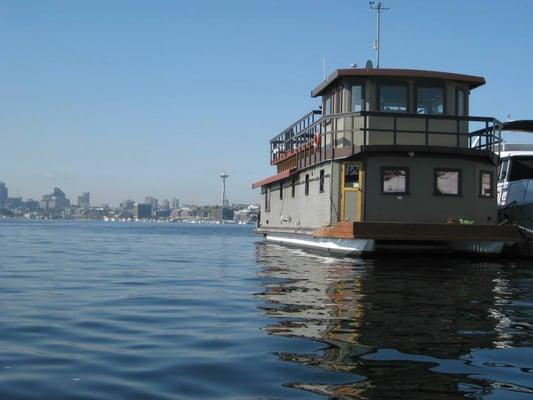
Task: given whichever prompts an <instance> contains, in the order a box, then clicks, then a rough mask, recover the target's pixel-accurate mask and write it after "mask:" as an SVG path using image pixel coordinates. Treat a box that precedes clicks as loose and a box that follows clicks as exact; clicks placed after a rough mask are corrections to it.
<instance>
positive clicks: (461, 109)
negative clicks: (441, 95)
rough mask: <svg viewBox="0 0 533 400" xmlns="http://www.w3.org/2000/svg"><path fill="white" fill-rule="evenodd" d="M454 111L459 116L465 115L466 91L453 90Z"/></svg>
mask: <svg viewBox="0 0 533 400" xmlns="http://www.w3.org/2000/svg"><path fill="white" fill-rule="evenodd" d="M455 113H456V114H457V115H459V116H464V115H466V91H465V90H464V89H457V90H456V92H455Z"/></svg>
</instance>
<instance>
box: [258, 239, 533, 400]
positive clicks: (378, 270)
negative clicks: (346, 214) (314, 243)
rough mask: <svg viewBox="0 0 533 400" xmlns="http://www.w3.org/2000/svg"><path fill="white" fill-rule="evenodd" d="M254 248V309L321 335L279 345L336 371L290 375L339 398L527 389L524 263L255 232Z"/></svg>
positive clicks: (289, 329)
mask: <svg viewBox="0 0 533 400" xmlns="http://www.w3.org/2000/svg"><path fill="white" fill-rule="evenodd" d="M257 257H258V262H259V264H260V265H261V266H262V269H261V272H260V275H261V279H262V281H263V289H264V291H263V292H262V293H260V294H259V295H258V296H259V297H260V298H261V299H262V300H263V302H264V305H263V306H262V307H261V309H262V310H263V312H264V313H265V314H266V315H267V316H268V317H270V318H272V320H273V323H272V324H269V325H268V326H267V327H266V328H265V329H266V331H267V332H268V333H269V334H270V335H280V336H288V337H294V338H298V339H295V340H302V339H311V340H314V341H320V342H322V343H324V344H325V346H324V348H323V349H322V350H321V351H320V352H316V353H313V354H300V353H290V352H285V353H278V357H279V358H280V359H281V360H283V361H288V362H295V363H300V364H303V365H305V366H309V367H315V368H316V367H318V368H321V369H323V370H326V371H330V372H334V373H335V372H338V373H339V379H338V381H335V382H334V383H331V382H287V386H290V387H294V388H299V389H304V390H308V391H311V392H314V393H317V394H323V395H325V396H328V397H332V398H339V399H352V398H356V399H359V398H361V399H383V398H410V399H413V398H424V399H425V398H432V399H435V398H446V399H450V398H465V397H468V398H472V397H473V398H482V397H485V396H487V395H500V396H502V397H500V396H498V397H497V398H514V399H521V398H530V396H532V395H533V390H531V388H530V387H529V388H528V386H531V372H532V369H531V367H533V365H531V364H532V362H531V360H532V359H533V352H532V351H531V349H530V348H528V347H531V344H532V341H533V340H532V336H531V327H532V326H533V316H532V307H531V294H530V293H531V292H532V283H531V281H532V280H531V273H529V275H528V272H527V270H526V269H525V268H521V267H520V266H519V265H515V264H512V263H507V264H505V263H501V262H484V263H473V262H472V261H468V260H458V259H452V260H449V259H445V258H442V259H435V258H431V259H429V258H420V259H417V258H410V259H407V258H404V259H382V260H355V261H354V260H339V259H331V258H324V257H319V256H313V255H309V254H305V253H303V252H300V251H298V250H292V249H287V248H283V247H278V246H274V245H265V244H261V243H258V244H257ZM528 296H529V298H528ZM528 363H529V364H530V365H527V364H528ZM310 375H311V374H310ZM339 382H340V383H339ZM491 398H492V397H491Z"/></svg>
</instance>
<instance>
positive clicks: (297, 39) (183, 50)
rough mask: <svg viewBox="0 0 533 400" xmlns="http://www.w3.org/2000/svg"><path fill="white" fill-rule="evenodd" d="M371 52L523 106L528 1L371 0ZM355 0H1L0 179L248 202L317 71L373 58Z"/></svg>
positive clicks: (488, 112) (364, 6)
mask: <svg viewBox="0 0 533 400" xmlns="http://www.w3.org/2000/svg"><path fill="white" fill-rule="evenodd" d="M384 4H385V6H386V7H390V10H389V11H386V12H385V13H384V14H383V15H382V37H381V39H382V42H381V67H384V68H387V67H389V68H415V69H428V70H440V71H448V72H457V73H465V74H472V75H481V76H484V77H485V78H486V80H487V84H486V85H485V86H483V87H481V88H479V89H476V90H474V91H473V92H472V95H471V98H470V113H471V114H472V115H481V116H494V117H496V118H499V119H501V120H505V119H506V118H507V116H508V115H509V114H510V116H511V118H512V119H533V74H532V72H533V67H532V65H533V24H532V23H531V15H533V1H531V0H516V1H514V2H512V3H511V2H503V1H497V0H492V1H488V0H469V1H465V0H446V1H427V0H425V1H415V0H412V1H407V0H388V1H387V0H384ZM375 19H376V17H375V13H374V12H372V10H370V9H369V5H368V1H366V0H338V1H337V0H331V1H328V2H324V1H319V0H290V1H289V0H227V1H220V0H218V1H215V0H212V1H207V0H194V1H179V0H174V1H163V0H150V1H148V0H145V1H135V0H127V1H126V0H112V1H109V0H92V1H79V0H75V1H72V0H63V1H61V0H57V1H48V0H24V1H20V0H12V1H7V0H0V181H3V182H5V183H6V185H7V186H8V187H9V190H10V196H15V195H17V194H18V195H20V196H23V197H24V198H33V199H40V198H41V196H42V195H43V194H45V193H51V192H52V190H53V188H54V187H60V188H61V189H62V190H63V191H64V192H65V193H66V194H67V197H70V198H71V199H72V200H75V199H76V197H77V196H78V195H79V194H81V193H82V192H87V191H88V192H90V193H91V202H92V203H93V204H101V203H108V204H111V205H118V203H119V202H120V201H123V200H125V199H133V200H135V201H142V200H143V199H144V197H145V196H154V197H158V198H160V199H163V198H168V199H171V198H179V199H180V200H181V201H182V203H183V202H185V203H191V202H194V203H195V204H199V205H203V204H215V203H217V202H219V201H220V192H221V179H220V178H219V175H220V173H221V172H223V171H227V172H228V173H229V174H230V177H229V178H228V181H227V195H228V198H229V201H230V202H235V203H239V202H256V201H258V199H259V194H258V193H257V191H253V190H252V189H251V184H252V183H253V182H254V181H256V180H259V179H261V178H264V177H267V176H270V175H273V174H274V173H275V170H274V167H272V166H270V165H269V144H268V141H269V140H270V139H271V138H272V137H274V136H275V135H277V134H278V133H280V132H281V131H282V130H283V129H284V128H286V127H287V126H289V125H290V124H291V123H292V122H294V121H296V120H297V119H299V118H300V117H301V116H303V115H305V114H306V113H307V112H309V111H311V110H312V109H315V108H316V107H317V106H318V100H317V99H312V98H311V97H310V91H311V89H313V88H314V87H315V86H316V85H318V84H319V83H320V81H321V80H322V76H323V59H324V60H325V61H326V70H327V72H328V73H331V72H333V70H334V69H336V68H347V67H349V66H350V64H352V63H356V64H358V65H359V66H363V65H364V64H365V62H366V60H367V59H372V60H375V52H374V51H373V41H374V39H375V36H376V26H375V25H376V21H375Z"/></svg>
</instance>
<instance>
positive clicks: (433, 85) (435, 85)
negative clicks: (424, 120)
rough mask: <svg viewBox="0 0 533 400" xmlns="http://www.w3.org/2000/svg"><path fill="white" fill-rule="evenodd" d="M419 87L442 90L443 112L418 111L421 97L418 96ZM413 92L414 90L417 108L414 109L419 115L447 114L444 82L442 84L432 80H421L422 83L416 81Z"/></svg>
mask: <svg viewBox="0 0 533 400" xmlns="http://www.w3.org/2000/svg"><path fill="white" fill-rule="evenodd" d="M418 89H440V90H442V112H441V113H424V114H422V113H419V112H418V99H419V96H418ZM413 92H414V96H413V97H414V99H413V100H414V107H415V109H414V110H413V111H414V113H415V114H417V115H446V113H447V111H448V110H447V107H446V86H445V85H443V84H440V83H431V82H420V83H415V85H414V87H413Z"/></svg>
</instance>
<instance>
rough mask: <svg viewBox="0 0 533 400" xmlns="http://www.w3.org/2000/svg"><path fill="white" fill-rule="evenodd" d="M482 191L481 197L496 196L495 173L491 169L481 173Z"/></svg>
mask: <svg viewBox="0 0 533 400" xmlns="http://www.w3.org/2000/svg"><path fill="white" fill-rule="evenodd" d="M479 181H480V182H479V183H480V191H479V195H480V196H481V197H493V196H494V184H493V174H492V172H491V171H481V173H480V179H479Z"/></svg>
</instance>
